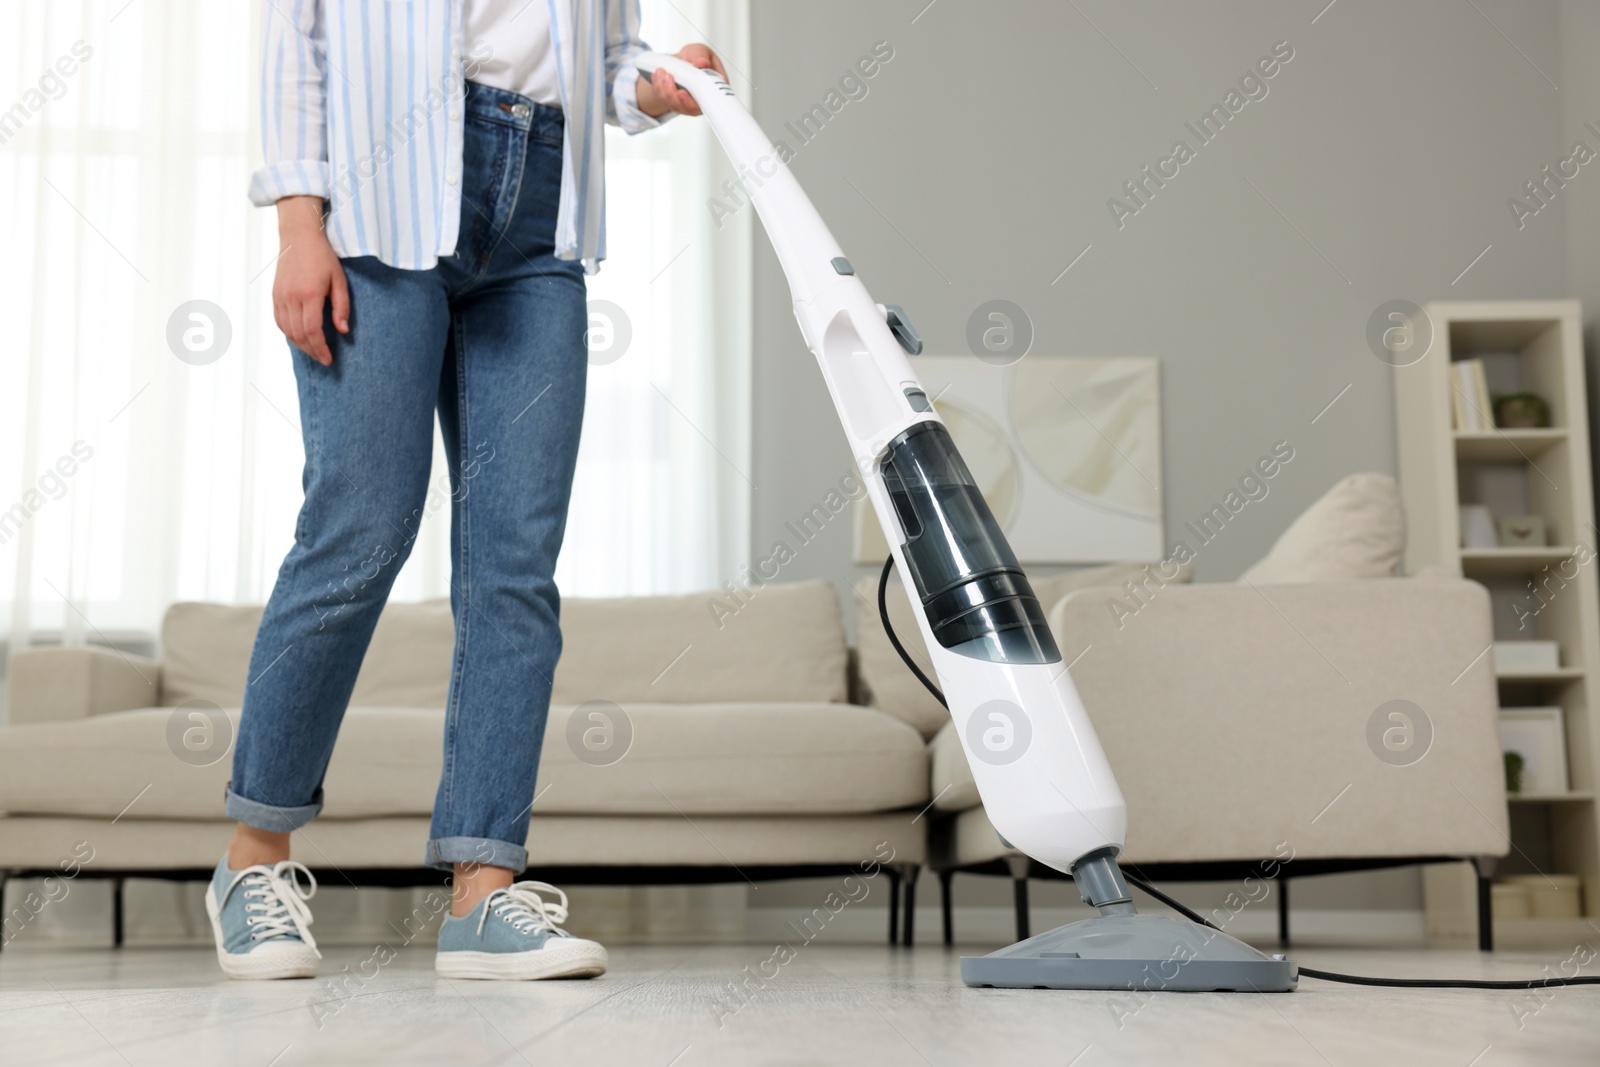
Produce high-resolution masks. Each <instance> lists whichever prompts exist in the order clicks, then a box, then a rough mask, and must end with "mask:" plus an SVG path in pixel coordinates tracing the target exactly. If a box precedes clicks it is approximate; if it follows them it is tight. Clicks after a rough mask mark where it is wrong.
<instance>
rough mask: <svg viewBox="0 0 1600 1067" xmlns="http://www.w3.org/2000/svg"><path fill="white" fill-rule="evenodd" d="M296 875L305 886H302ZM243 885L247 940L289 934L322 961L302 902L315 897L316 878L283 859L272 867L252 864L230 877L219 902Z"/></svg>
mask: <svg viewBox="0 0 1600 1067" xmlns="http://www.w3.org/2000/svg"><path fill="white" fill-rule="evenodd" d="M300 875H304V876H305V880H306V882H307V883H308V884H306V885H302V884H301V882H300ZM240 886H243V888H242V889H240V892H241V893H242V894H243V895H244V901H245V903H244V907H245V912H246V913H247V914H248V915H249V919H248V920H246V921H247V922H248V923H249V925H250V940H251V941H262V940H265V939H266V938H269V937H282V936H284V935H286V934H292V935H294V936H296V937H299V938H300V940H301V941H304V942H305V944H306V947H307V948H309V949H310V950H311V951H312V952H315V953H316V954H317V958H318V959H321V958H322V953H321V952H320V951H319V950H318V949H317V943H316V941H315V940H314V939H313V938H312V937H311V929H310V927H311V909H310V908H308V907H306V901H308V900H310V899H311V898H312V897H314V896H316V893H317V877H316V875H314V874H312V873H311V871H310V870H309V869H308V868H307V867H306V865H305V864H303V863H296V862H295V861H294V860H283V861H281V862H279V863H278V864H276V865H275V866H272V867H268V866H266V865H264V864H256V865H255V866H254V867H246V868H245V869H244V870H242V871H240V872H239V873H238V874H236V875H234V876H233V881H232V882H229V883H228V889H227V892H225V893H223V894H222V902H221V904H220V905H218V907H219V909H220V907H221V906H222V905H225V904H227V903H228V898H229V897H230V896H232V895H233V891H234V890H235V889H238V888H239V887H240Z"/></svg>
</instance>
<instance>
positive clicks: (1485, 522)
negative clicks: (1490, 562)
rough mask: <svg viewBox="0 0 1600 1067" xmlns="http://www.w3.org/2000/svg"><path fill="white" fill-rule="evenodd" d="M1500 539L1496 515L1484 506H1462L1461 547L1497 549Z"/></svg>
mask: <svg viewBox="0 0 1600 1067" xmlns="http://www.w3.org/2000/svg"><path fill="white" fill-rule="evenodd" d="M1499 545H1500V537H1499V535H1498V534H1497V533H1496V532H1495V523H1494V513H1493V512H1492V511H1490V510H1489V509H1488V508H1487V507H1485V506H1484V505H1482V504H1462V505H1461V547H1462V548H1497V547H1499Z"/></svg>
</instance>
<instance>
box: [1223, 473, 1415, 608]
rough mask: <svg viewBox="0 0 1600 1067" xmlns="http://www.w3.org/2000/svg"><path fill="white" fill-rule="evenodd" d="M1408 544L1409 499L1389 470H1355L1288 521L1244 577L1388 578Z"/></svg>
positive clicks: (1312, 579)
mask: <svg viewBox="0 0 1600 1067" xmlns="http://www.w3.org/2000/svg"><path fill="white" fill-rule="evenodd" d="M1405 547H1406V514H1405V505H1404V504H1402V503H1401V500H1400V487H1399V486H1398V485H1396V484H1395V481H1394V479H1393V478H1391V477H1389V476H1388V475H1387V474H1372V473H1368V474H1352V475H1350V476H1349V477H1348V478H1345V479H1344V480H1343V481H1341V482H1339V484H1337V485H1335V486H1334V487H1333V488H1332V489H1329V490H1328V491H1327V492H1326V493H1324V494H1323V495H1322V497H1321V499H1319V500H1318V501H1317V502H1316V503H1315V504H1312V505H1311V506H1310V507H1309V508H1307V509H1306V510H1305V511H1304V512H1302V513H1301V514H1300V517H1299V518H1297V519H1295V520H1294V522H1292V523H1290V524H1289V528H1288V529H1287V530H1285V531H1283V536H1281V537H1279V538H1278V541H1277V543H1276V544H1274V545H1273V546H1272V550H1271V551H1270V552H1268V553H1267V554H1266V556H1265V557H1263V558H1262V559H1261V561H1260V562H1258V563H1257V564H1256V565H1255V566H1253V567H1251V568H1250V569H1249V570H1247V571H1245V572H1244V575H1243V576H1242V577H1241V578H1240V581H1245V582H1253V583H1255V584H1257V585H1265V584H1268V583H1272V584H1278V583H1284V582H1337V581H1341V580H1343V579H1346V578H1387V577H1389V576H1391V575H1393V574H1394V573H1395V569H1396V568H1397V567H1398V566H1399V565H1400V556H1401V554H1402V553H1404V552H1405Z"/></svg>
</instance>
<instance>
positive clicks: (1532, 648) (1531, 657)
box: [1494, 641, 1561, 674]
mask: <svg viewBox="0 0 1600 1067" xmlns="http://www.w3.org/2000/svg"><path fill="white" fill-rule="evenodd" d="M1560 669H1561V644H1560V642H1558V641H1496V642H1495V643H1494V670H1495V673H1496V674H1513V673H1515V672H1517V671H1558V670H1560Z"/></svg>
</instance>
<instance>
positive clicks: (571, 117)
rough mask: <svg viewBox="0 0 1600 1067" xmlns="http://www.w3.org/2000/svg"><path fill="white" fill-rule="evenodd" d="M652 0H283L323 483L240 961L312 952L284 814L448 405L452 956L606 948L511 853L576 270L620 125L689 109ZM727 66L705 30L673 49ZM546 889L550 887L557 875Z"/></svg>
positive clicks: (563, 482)
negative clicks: (641, 27) (641, 64)
mask: <svg viewBox="0 0 1600 1067" xmlns="http://www.w3.org/2000/svg"><path fill="white" fill-rule="evenodd" d="M638 21H639V15H638V0H531V2H530V0H428V2H422V0H418V2H415V3H409V4H401V3H373V2H361V0H294V2H291V0H281V2H278V3H272V4H268V5H267V19H266V35H265V36H266V50H265V57H264V59H265V62H264V65H263V94H262V126H263V129H264V148H265V159H266V165H265V166H264V167H263V168H262V169H261V170H259V171H257V172H256V173H255V175H254V176H253V177H252V180H251V185H250V195H251V199H252V200H253V201H254V202H255V203H257V204H260V205H266V204H276V205H277V210H278V228H279V237H280V242H281V247H282V249H283V251H282V253H281V255H280V256H279V259H278V263H277V277H276V280H275V281H274V284H273V293H272V295H273V309H274V314H275V317H276V320H277V324H278V327H279V328H280V329H281V330H282V331H283V333H284V335H285V336H286V337H287V338H288V340H289V342H290V345H291V352H292V356H293V359H294V370H295V378H296V380H297V383H298V389H299V398H300V419H301V427H302V433H303V436H304V439H305V450H306V466H305V473H304V479H303V480H304V486H305V503H304V505H303V506H302V507H301V510H300V516H299V522H298V524H297V526H296V529H295V543H294V547H293V548H292V549H291V550H290V552H289V555H288V557H287V558H286V559H285V560H284V563H283V567H282V569H281V570H280V571H279V574H278V580H277V584H276V585H275V586H274V588H273V591H272V596H271V598H270V600H269V601H268V603H267V608H266V613H265V615H264V616H263V618H262V621H261V628H260V630H259V632H258V633H257V636H256V644H255V650H254V654H253V656H252V659H251V665H250V677H249V684H248V687H247V689H246V692H245V698H244V713H243V719H242V721H241V723H240V727H239V738H238V743H237V746H236V748H235V751H234V763H233V777H232V779H231V781H230V782H229V785H228V792H227V811H228V814H229V816H230V817H231V818H233V819H235V820H237V823H238V825H237V826H236V828H235V831H234V835H233V840H232V842H231V844H230V845H229V848H228V853H227V855H226V856H224V857H223V859H222V860H221V862H219V863H218V865H217V869H216V872H215V874H214V876H213V878H212V882H211V885H210V887H209V889H208V892H207V897H206V904H207V911H208V912H209V913H210V915H211V919H212V927H213V932H214V933H215V935H216V939H217V955H218V958H219V960H220V961H221V963H222V968H223V970H224V971H225V972H226V973H227V974H228V975H230V976H231V977H235V978H286V977H306V976H310V975H312V974H314V973H315V970H316V962H317V960H318V959H319V958H320V954H319V953H318V952H317V950H316V944H315V941H314V940H313V938H312V937H311V934H310V932H309V929H308V927H309V926H310V923H311V914H310V910H309V908H308V907H307V904H306V901H307V900H309V899H310V897H311V895H312V893H313V892H314V891H315V885H316V883H315V880H314V879H312V877H311V874H310V872H309V871H308V870H306V868H305V867H304V866H302V865H301V864H299V863H296V862H293V861H291V860H290V859H289V832H290V831H291V830H295V829H297V828H299V827H301V826H303V825H305V824H306V823H307V822H309V821H310V820H311V819H312V818H314V817H315V816H316V815H317V813H318V812H319V811H320V810H321V806H322V780H323V775H324V772H325V771H326V769H327V766H328V759H329V756H330V755H331V753H332V751H333V744H334V739H335V736H336V734H337V732H338V728H339V722H340V719H341V717H342V716H343V714H344V709H345V706H346V704H347V703H348V701H349V698H350V693H351V690H352V688H353V687H354V685H355V679H356V673H357V670H358V669H359V667H360V665H361V660H362V656H363V655H364V654H365V652H366V648H367V643H368V641H369V639H370V637H371V635H372V630H373V626H374V625H375V624H376V622H377V620H378V615H379V612H380V610H381V609H382V607H383V604H384V601H385V599H386V598H387V596H388V593H389V589H390V588H391V586H392V584H393V582H394V578H395V574H396V572H397V571H398V570H399V569H400V567H401V565H402V564H403V563H404V562H405V559H406V556H407V554H408V553H409V551H410V548H411V545H412V542H413V540H414V539H415V536H416V532H417V526H418V523H419V521H420V519H421V517H422V508H423V503H424V495H425V493H426V491H427V486H428V476H429V464H430V461H431V458H432V448H433V419H434V414H435V411H437V414H438V419H439V425H440V428H441V430H442V433H443V437H444V442H445V448H446V452H447V454H448V457H449V462H450V481H451V488H452V490H453V492H452V495H451V500H452V520H451V521H452V525H451V553H452V564H453V579H452V583H451V605H452V608H453V611H454V615H455V628H456V644H455V656H454V660H453V663H452V673H451V680H450V697H449V703H448V706H447V708H446V711H445V718H444V766H443V771H442V774H441V776H440V781H439V790H438V795H437V798H436V800H435V803H434V809H433V824H432V830H431V833H430V840H429V841H428V844H427V854H426V861H427V862H428V863H429V864H430V865H432V866H434V867H438V868H440V869H442V870H448V871H450V872H451V873H452V886H453V892H452V901H451V910H450V915H449V916H448V917H446V919H445V920H444V925H443V928H442V929H441V931H440V935H439V954H438V957H437V967H438V970H439V972H440V973H441V974H445V975H448V976H451V977H463V978H516V979H525V978H554V977H571V976H590V975H598V974H601V973H603V972H604V971H605V967H606V953H605V949H604V948H602V947H601V946H600V945H598V944H596V943H594V942H592V941H584V940H581V939H578V938H574V937H571V936H570V935H568V934H566V932H565V931H563V930H561V929H560V927H559V925H558V924H559V923H560V922H562V921H563V920H564V919H565V916H566V911H567V900H566V895H565V894H564V893H562V892H561V891H560V890H557V889H555V888H554V887H552V886H548V885H545V884H544V883H540V882H515V881H514V880H515V878H516V876H517V875H518V874H519V873H520V872H521V871H522V870H523V869H524V867H525V866H526V863H527V853H526V851H525V849H524V847H523V846H524V842H525V841H526V839H527V831H528V816H529V808H530V807H531V804H532V799H533V795H534V778H535V775H536V773H537V770H538V759H539V748H540V744H541V742H542V739H543V736H544V727H545V718H546V714H547V711H548V705H549V700H550V688H551V681H550V678H551V674H552V673H553V671H554V669H555V664H556V658H557V656H558V655H559V653H560V648H561V635H560V630H559V627H558V622H557V612H558V605H559V599H558V596H557V592H556V587H555V583H554V580H553V574H554V571H555V563H556V555H557V553H558V551H559V549H560V546H561V538H562V533H563V529H564V527H565V524H566V514H567V502H568V497H569V494H570V490H571V485H572V474H573V467H574V464H575V462H576V457H577V449H578V430H579V426H580V424H581V422H582V415H583V396H584V376H585V369H586V367H587V360H586V353H585V345H584V332H585V329H586V326H587V312H586V310H585V303H584V272H585V269H587V270H588V271H591V272H592V271H594V270H595V269H597V268H598V264H599V260H600V259H601V258H603V257H604V255H605V227H604V203H603V195H604V184H603V159H602V145H603V136H602V133H603V130H602V127H601V124H602V123H603V122H604V121H606V120H611V121H614V122H616V123H617V124H619V125H621V126H622V128H623V129H625V130H627V131H628V132H630V133H636V132H638V131H640V130H644V129H648V128H651V127H653V126H656V125H658V124H659V123H660V121H661V120H662V119H663V118H665V117H669V116H670V114H671V113H674V112H676V113H682V114H689V115H694V114H698V113H699V109H698V108H697V107H696V106H695V104H694V101H693V99H692V98H691V97H690V96H689V94H688V93H686V92H684V91H683V90H682V89H680V88H678V86H677V85H676V84H675V83H674V82H673V80H672V77H671V76H670V75H669V74H667V72H666V71H664V70H657V71H656V72H655V73H654V75H653V77H651V78H648V79H646V78H641V77H639V76H638V75H637V73H636V72H635V71H634V69H633V67H632V63H631V57H632V56H634V55H636V54H638V53H639V52H641V51H645V50H646V46H645V45H644V44H643V42H641V41H640V40H639V39H638V37H637V33H636V27H637V25H638ZM678 54H679V55H680V56H681V57H682V58H684V59H686V60H688V61H689V62H691V63H693V64H694V65H696V66H699V67H712V68H715V69H716V70H717V71H718V72H722V65H721V63H720V62H719V61H718V59H717V57H716V56H715V55H714V54H713V53H712V52H711V50H710V49H709V48H707V47H705V46H704V45H690V46H689V47H687V48H685V49H683V51H682V52H680V53H678ZM547 897H548V898H550V899H546V898H547Z"/></svg>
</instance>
